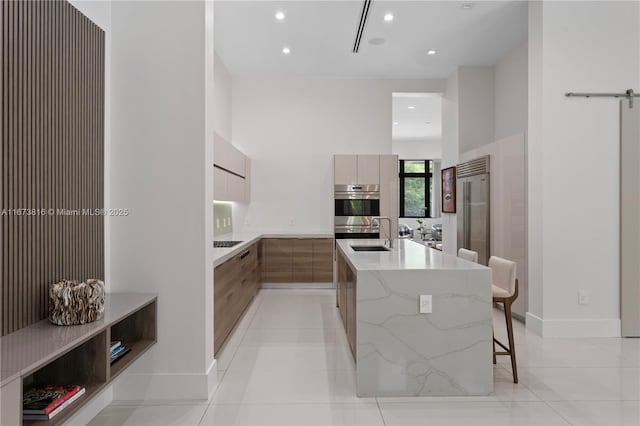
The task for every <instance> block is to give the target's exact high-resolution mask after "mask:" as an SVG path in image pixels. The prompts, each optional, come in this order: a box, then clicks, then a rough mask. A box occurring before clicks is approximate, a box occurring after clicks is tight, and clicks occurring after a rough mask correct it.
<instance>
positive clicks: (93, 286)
mask: <svg viewBox="0 0 640 426" xmlns="http://www.w3.org/2000/svg"><path fill="white" fill-rule="evenodd" d="M103 316H104V282H102V281H100V280H98V279H94V278H92V279H88V280H87V281H86V282H81V283H78V282H77V281H69V280H62V281H60V282H58V283H55V284H52V285H51V286H50V287H49V321H51V322H52V323H53V324H56V325H77V324H87V323H90V322H93V321H97V320H99V319H101V318H102V317H103Z"/></svg>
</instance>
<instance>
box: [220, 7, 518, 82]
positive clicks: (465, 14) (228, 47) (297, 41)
mask: <svg viewBox="0 0 640 426" xmlns="http://www.w3.org/2000/svg"><path fill="white" fill-rule="evenodd" d="M463 3H469V2H462V1H379V0H374V1H373V2H372V6H371V10H370V14H369V20H368V23H367V26H366V28H365V32H364V36H363V39H362V42H361V45H360V52H359V53H357V54H354V53H352V51H351V50H352V47H353V43H354V40H355V35H356V30H357V25H358V22H359V18H360V13H361V9H362V1H360V0H355V1H351V0H343V1H304V0H299V1H237V0H236V1H224V0H216V1H215V3H214V5H215V6H214V7H215V23H214V30H215V49H216V52H217V53H218V55H219V56H220V57H221V58H222V60H223V62H224V63H225V65H226V66H227V68H228V69H229V70H230V72H231V73H232V74H233V75H265V76H317V77H353V78H356V77H360V78H367V77H369V78H446V77H448V76H449V75H450V74H451V73H452V72H453V71H454V70H455V67H456V66H459V65H493V64H495V63H496V62H498V61H499V60H500V59H501V58H502V57H504V56H505V55H506V54H507V53H508V52H510V51H511V50H512V49H513V48H515V47H516V46H518V45H520V44H521V43H523V42H524V41H525V40H526V37H527V2H525V1H476V2H475V3H474V7H473V8H472V9H469V10H465V9H463V8H462V5H463ZM276 11H283V12H284V13H285V14H286V18H285V20H284V21H282V22H280V21H277V20H276V19H275V13H276ZM387 12H391V13H393V14H394V19H393V21H391V22H385V21H384V20H383V16H384V14H385V13H387ZM373 38H383V39H384V40H385V42H384V43H383V44H381V45H372V44H370V43H369V40H371V39H373ZM284 46H288V47H290V48H291V53H290V54H289V55H284V54H283V53H282V48H283V47H284ZM430 49H435V50H437V51H438V53H437V54H436V55H433V56H430V55H427V51H428V50H430Z"/></svg>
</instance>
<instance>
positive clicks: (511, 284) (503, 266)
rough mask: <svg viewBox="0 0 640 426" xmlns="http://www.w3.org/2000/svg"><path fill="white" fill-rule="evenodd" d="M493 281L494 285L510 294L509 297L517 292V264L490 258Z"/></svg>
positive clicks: (498, 258) (496, 257)
mask: <svg viewBox="0 0 640 426" xmlns="http://www.w3.org/2000/svg"><path fill="white" fill-rule="evenodd" d="M489 268H491V280H492V283H493V285H495V286H498V287H500V288H502V289H503V290H506V291H508V292H509V297H511V296H513V294H514V293H515V291H516V262H512V261H510V260H507V259H503V258H501V257H498V256H491V257H490V258H489Z"/></svg>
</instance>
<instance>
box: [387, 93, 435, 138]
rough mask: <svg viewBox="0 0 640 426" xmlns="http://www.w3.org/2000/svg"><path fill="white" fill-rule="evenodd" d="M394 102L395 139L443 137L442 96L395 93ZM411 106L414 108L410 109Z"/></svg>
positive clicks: (393, 129) (393, 133) (393, 127)
mask: <svg viewBox="0 0 640 426" xmlns="http://www.w3.org/2000/svg"><path fill="white" fill-rule="evenodd" d="M392 104H393V114H392V115H393V122H394V123H393V125H392V136H393V139H394V140H407V139H440V138H441V137H442V97H441V96H440V95H439V94H435V93H394V94H393V103H392ZM410 106H412V107H414V108H413V109H409V107H410ZM395 123H398V124H395ZM427 123H429V124H427Z"/></svg>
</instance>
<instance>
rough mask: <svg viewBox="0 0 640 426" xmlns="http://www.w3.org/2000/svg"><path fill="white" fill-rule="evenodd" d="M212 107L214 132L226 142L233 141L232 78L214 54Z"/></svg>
mask: <svg viewBox="0 0 640 426" xmlns="http://www.w3.org/2000/svg"><path fill="white" fill-rule="evenodd" d="M213 64H214V68H213V78H214V84H213V86H214V93H215V96H214V107H213V125H214V130H215V132H216V133H218V134H219V135H220V136H222V137H223V138H224V139H225V140H226V141H228V142H231V141H232V140H233V132H232V128H231V99H232V97H231V91H232V77H231V74H230V73H229V70H228V69H227V67H226V66H225V64H224V62H222V59H220V57H219V56H218V55H217V54H215V56H214V62H213Z"/></svg>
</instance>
